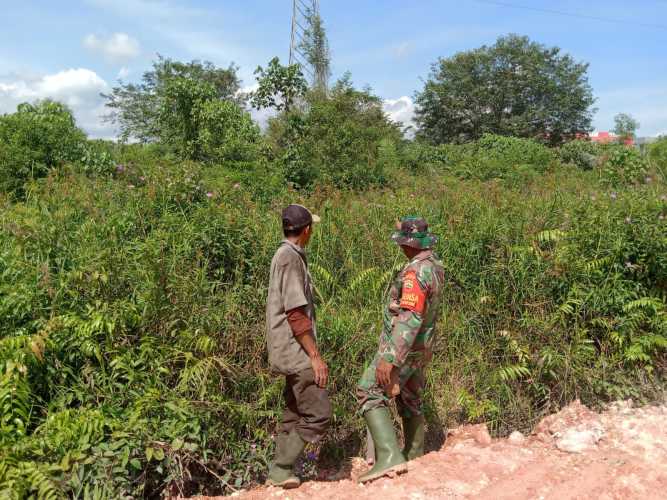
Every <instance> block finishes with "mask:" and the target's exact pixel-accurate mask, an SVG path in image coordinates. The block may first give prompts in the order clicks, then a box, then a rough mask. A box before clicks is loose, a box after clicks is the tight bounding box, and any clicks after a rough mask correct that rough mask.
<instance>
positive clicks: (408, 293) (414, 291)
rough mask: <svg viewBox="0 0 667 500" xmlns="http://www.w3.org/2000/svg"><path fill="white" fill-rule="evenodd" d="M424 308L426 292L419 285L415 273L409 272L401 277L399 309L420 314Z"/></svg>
mask: <svg viewBox="0 0 667 500" xmlns="http://www.w3.org/2000/svg"><path fill="white" fill-rule="evenodd" d="M425 306H426V292H425V291H424V289H423V288H422V286H421V283H419V280H418V279H417V274H416V273H415V271H413V270H410V271H408V272H407V273H406V274H405V276H404V277H403V288H402V290H401V303H400V307H401V308H402V309H407V310H409V311H414V312H416V313H419V314H421V313H423V312H424V307H425Z"/></svg>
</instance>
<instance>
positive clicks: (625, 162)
mask: <svg viewBox="0 0 667 500" xmlns="http://www.w3.org/2000/svg"><path fill="white" fill-rule="evenodd" d="M601 169H602V172H601V174H602V179H603V180H604V181H605V182H606V183H608V184H609V185H611V186H615V187H618V186H620V185H624V184H633V183H638V182H642V181H643V180H644V177H645V176H646V174H647V172H648V163H647V161H646V159H645V158H644V157H643V156H642V155H641V153H640V152H639V151H638V150H636V149H634V148H629V147H624V146H620V147H617V148H613V149H611V150H610V151H609V152H608V154H607V156H606V159H605V161H604V163H603V164H602V167H601Z"/></svg>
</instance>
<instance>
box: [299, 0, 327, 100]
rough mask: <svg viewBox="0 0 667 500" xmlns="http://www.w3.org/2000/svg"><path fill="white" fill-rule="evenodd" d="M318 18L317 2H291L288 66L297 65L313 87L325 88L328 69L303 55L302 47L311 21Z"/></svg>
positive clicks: (309, 29)
mask: <svg viewBox="0 0 667 500" xmlns="http://www.w3.org/2000/svg"><path fill="white" fill-rule="evenodd" d="M319 17H320V2H319V0H292V33H291V36H290V47H289V64H298V65H299V66H300V67H301V69H302V70H303V71H304V73H306V74H307V75H308V76H309V77H310V78H311V80H312V82H313V85H314V86H319V87H322V88H325V89H326V87H327V83H328V82H327V80H328V78H329V75H328V68H322V67H321V65H318V64H316V63H313V60H312V56H309V55H308V54H304V53H303V51H302V46H303V44H304V41H305V40H306V39H307V37H308V36H309V33H312V30H313V25H312V20H313V19H314V18H319Z"/></svg>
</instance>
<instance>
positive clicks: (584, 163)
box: [558, 140, 602, 170]
mask: <svg viewBox="0 0 667 500" xmlns="http://www.w3.org/2000/svg"><path fill="white" fill-rule="evenodd" d="M601 153H602V150H601V148H600V147H599V146H598V145H597V144H595V143H593V142H591V141H585V140H574V141H569V142H566V143H565V144H563V145H562V146H561V147H560V148H559V149H558V155H559V157H560V161H561V162H563V163H569V164H571V165H575V166H577V167H579V168H580V169H582V170H592V169H593V168H594V167H595V166H596V164H597V159H598V156H599V155H600V154H601Z"/></svg>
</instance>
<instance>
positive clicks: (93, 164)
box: [76, 140, 116, 175]
mask: <svg viewBox="0 0 667 500" xmlns="http://www.w3.org/2000/svg"><path fill="white" fill-rule="evenodd" d="M113 149H114V147H113V145H112V144H110V143H108V142H106V141H103V140H94V141H86V142H84V143H82V144H81V145H80V147H79V158H77V162H76V164H77V165H78V168H79V170H81V171H82V172H84V173H86V174H89V175H111V174H113V173H114V171H115V170H116V162H115V161H114V151H113Z"/></svg>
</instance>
